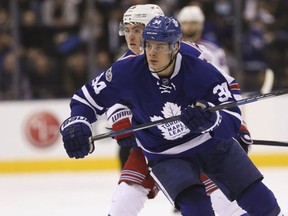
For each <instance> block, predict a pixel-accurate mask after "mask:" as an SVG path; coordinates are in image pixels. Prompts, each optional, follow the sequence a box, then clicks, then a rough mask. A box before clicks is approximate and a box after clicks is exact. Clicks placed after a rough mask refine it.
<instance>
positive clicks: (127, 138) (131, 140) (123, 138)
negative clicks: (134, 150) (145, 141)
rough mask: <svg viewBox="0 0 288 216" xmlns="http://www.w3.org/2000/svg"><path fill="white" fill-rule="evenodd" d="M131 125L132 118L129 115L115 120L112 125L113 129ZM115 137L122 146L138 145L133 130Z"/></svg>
mask: <svg viewBox="0 0 288 216" xmlns="http://www.w3.org/2000/svg"><path fill="white" fill-rule="evenodd" d="M130 127H131V122H130V119H129V118H128V117H127V118H123V119H121V120H119V121H116V122H114V123H113V125H112V130H113V131H118V130H122V129H126V128H130ZM114 139H116V140H117V143H118V145H120V146H122V147H136V146H137V143H136V139H135V136H134V133H133V132H130V133H126V134H120V135H118V136H115V137H114Z"/></svg>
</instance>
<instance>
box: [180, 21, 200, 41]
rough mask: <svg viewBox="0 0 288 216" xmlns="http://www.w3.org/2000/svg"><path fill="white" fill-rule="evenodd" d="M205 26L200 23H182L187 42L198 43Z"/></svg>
mask: <svg viewBox="0 0 288 216" xmlns="http://www.w3.org/2000/svg"><path fill="white" fill-rule="evenodd" d="M202 30H203V25H202V24H201V23H199V22H182V23H181V31H182V34H183V37H184V39H185V40H190V41H191V42H197V40H199V39H200V38H201V34H202Z"/></svg>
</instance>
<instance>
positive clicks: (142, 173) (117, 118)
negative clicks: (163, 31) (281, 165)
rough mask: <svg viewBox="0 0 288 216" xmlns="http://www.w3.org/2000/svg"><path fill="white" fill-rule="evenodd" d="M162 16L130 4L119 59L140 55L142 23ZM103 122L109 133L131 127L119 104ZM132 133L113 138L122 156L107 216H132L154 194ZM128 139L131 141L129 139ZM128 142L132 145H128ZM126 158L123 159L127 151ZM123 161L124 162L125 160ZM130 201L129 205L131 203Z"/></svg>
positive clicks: (122, 25) (153, 8) (152, 7)
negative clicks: (124, 48)
mask: <svg viewBox="0 0 288 216" xmlns="http://www.w3.org/2000/svg"><path fill="white" fill-rule="evenodd" d="M159 15H164V13H163V11H162V9H161V8H160V7H159V6H158V5H155V4H139V5H133V6H131V7H129V8H128V10H127V11H126V12H125V13H124V15H123V21H122V23H120V29H119V35H120V36H125V40H126V44H127V46H128V51H127V52H126V53H124V54H123V55H122V57H121V58H120V59H119V60H121V59H123V58H127V57H128V58H129V56H134V55H139V54H143V49H142V46H141V40H142V32H143V30H144V27H145V26H146V24H147V23H148V22H149V21H150V20H151V19H152V18H153V17H155V16H159ZM106 116H107V120H108V122H109V124H110V125H111V127H112V129H113V130H120V129H124V128H128V127H131V118H132V114H131V111H130V109H129V108H128V107H127V106H125V105H123V104H120V103H117V104H115V105H113V106H112V107H111V108H109V109H108V110H107V112H106ZM131 135H132V134H131V133H129V134H125V135H120V136H117V137H115V139H116V140H117V142H118V144H119V146H120V148H121V149H120V150H121V151H122V153H123V152H124V156H123V154H122V156H120V160H121V163H122V164H124V166H123V169H122V171H121V176H120V180H119V184H118V186H117V188H116V190H115V192H114V194H113V197H112V202H111V206H110V210H109V215H111V216H124V215H125V216H136V215H138V213H139V212H140V211H141V209H142V208H143V206H144V203H145V201H146V200H147V199H148V198H149V199H152V198H154V197H155V196H156V194H157V193H158V190H159V189H158V187H157V185H156V184H155V181H154V180H153V178H152V177H151V176H150V175H149V171H148V167H147V163H146V160H145V157H144V155H143V153H142V150H141V148H138V147H135V146H134V147H133V148H132V145H133V143H134V142H135V141H134V137H133V136H131ZM131 139H132V140H131ZM131 143H132V144H131ZM127 150H128V151H130V152H128V154H129V157H128V158H126V154H127V152H125V151H127ZM126 160H127V161H126ZM132 202H133V205H131V203H132Z"/></svg>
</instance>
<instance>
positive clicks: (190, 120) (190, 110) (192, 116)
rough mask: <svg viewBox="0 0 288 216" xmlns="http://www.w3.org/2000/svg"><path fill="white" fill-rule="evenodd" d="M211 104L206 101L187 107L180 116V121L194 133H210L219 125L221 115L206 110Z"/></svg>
mask: <svg viewBox="0 0 288 216" xmlns="http://www.w3.org/2000/svg"><path fill="white" fill-rule="evenodd" d="M210 106H213V104H211V103H208V102H206V101H197V102H196V103H195V105H193V106H189V107H187V108H186V109H185V110H184V111H182V114H181V116H180V120H181V121H182V122H183V123H184V124H185V125H186V126H187V127H188V128H189V129H190V130H191V132H194V133H204V132H208V131H212V130H213V129H214V128H215V127H217V126H218V125H219V124H220V121H221V115H220V113H219V112H218V111H217V112H210V111H208V110H207V109H208V108H209V107H210Z"/></svg>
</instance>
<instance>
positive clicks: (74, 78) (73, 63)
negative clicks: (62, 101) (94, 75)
mask: <svg viewBox="0 0 288 216" xmlns="http://www.w3.org/2000/svg"><path fill="white" fill-rule="evenodd" d="M88 78H89V74H88V64H87V57H86V56H85V55H84V54H83V53H81V52H77V53H75V54H72V55H71V56H69V57H68V58H67V61H66V67H65V74H64V88H65V93H66V94H65V95H66V96H67V97H71V96H72V95H73V93H74V92H75V91H76V90H77V89H79V88H81V87H82V86H83V85H84V84H85V83H86V82H87V81H88Z"/></svg>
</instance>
